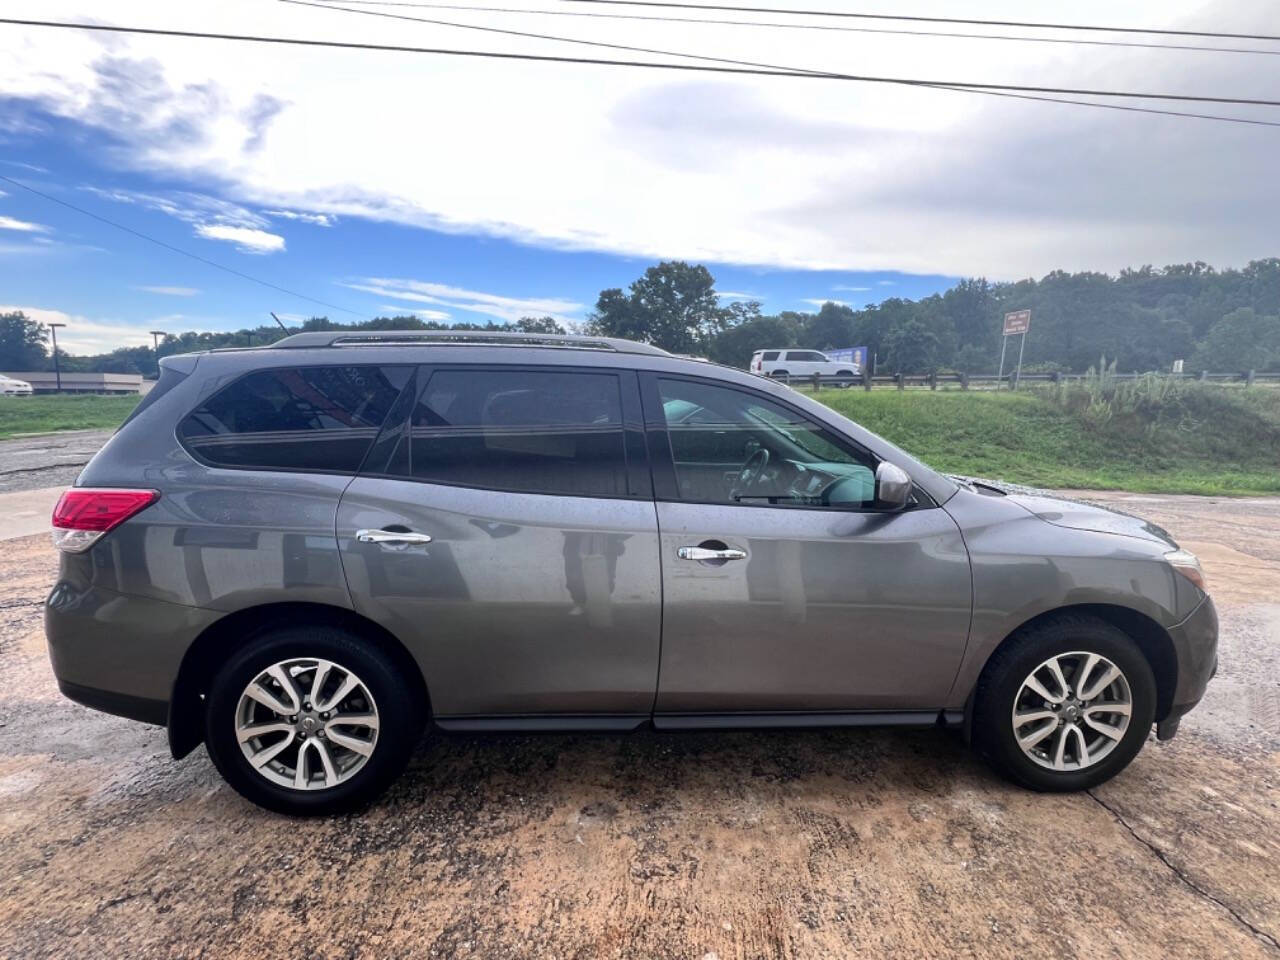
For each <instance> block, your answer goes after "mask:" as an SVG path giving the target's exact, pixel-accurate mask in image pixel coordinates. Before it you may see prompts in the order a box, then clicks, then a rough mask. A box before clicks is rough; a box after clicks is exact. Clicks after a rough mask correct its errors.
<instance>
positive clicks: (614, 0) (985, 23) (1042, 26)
mask: <svg viewBox="0 0 1280 960" xmlns="http://www.w3.org/2000/svg"><path fill="white" fill-rule="evenodd" d="M562 2H564V3H592V4H601V5H605V6H614V7H664V8H668V9H678V10H722V11H729V12H733V13H778V14H785V15H787V16H794V17H842V18H848V19H853V20H898V21H904V22H910V23H956V24H967V25H969V26H980V27H1026V28H1029V29H1033V30H1088V31H1093V32H1097V33H1148V34H1154V35H1158V36H1165V37H1207V38H1210V39H1217V40H1280V36H1274V35H1270V34H1258V33H1214V32H1210V31H1207V30H1168V29H1163V28H1159V27H1107V26H1101V25H1099V24H1093V23H1038V22H1034V21H1026V20H966V19H962V18H960V17H919V16H905V15H902V14H889V13H848V12H846V11H843V10H788V9H786V8H785V7H744V6H735V5H733V4H719V3H714V4H713V3H675V2H670V3H660V2H657V0H562Z"/></svg>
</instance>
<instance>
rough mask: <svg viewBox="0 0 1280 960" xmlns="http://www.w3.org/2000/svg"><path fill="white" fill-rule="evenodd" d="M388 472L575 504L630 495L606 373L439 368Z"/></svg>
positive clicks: (612, 387)
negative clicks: (569, 498)
mask: <svg viewBox="0 0 1280 960" xmlns="http://www.w3.org/2000/svg"><path fill="white" fill-rule="evenodd" d="M390 469H391V472H392V473H394V474H396V475H399V476H408V477H412V478H413V479H415V480H423V481H427V482H431V483H447V484H454V485H458V486H467V487H483V488H488V489H494V490H514V491H520V492H527V493H551V494H569V495H574V496H596V497H622V496H626V492H627V471H626V453H625V447H624V443H623V428H622V402H621V391H620V388H619V383H618V377H617V376H616V375H614V374H611V373H578V372H572V371H537V370H438V371H436V372H435V373H434V374H432V376H431V379H430V380H428V381H427V384H426V387H425V388H424V389H423V391H422V395H421V396H420V397H419V398H418V402H417V404H416V405H415V407H414V410H413V414H412V420H411V423H410V431H409V438H408V441H407V443H406V442H405V441H401V444H400V447H399V448H398V449H397V450H396V453H395V454H394V455H393V456H392V462H391V464H390Z"/></svg>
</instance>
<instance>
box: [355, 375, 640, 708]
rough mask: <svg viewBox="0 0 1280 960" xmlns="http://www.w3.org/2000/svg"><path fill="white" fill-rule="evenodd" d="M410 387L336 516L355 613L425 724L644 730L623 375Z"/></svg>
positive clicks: (636, 539)
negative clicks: (381, 639) (631, 725)
mask: <svg viewBox="0 0 1280 960" xmlns="http://www.w3.org/2000/svg"><path fill="white" fill-rule="evenodd" d="M418 378H419V381H420V384H419V388H418V390H417V393H416V400H413V402H412V412H411V413H410V414H409V416H408V418H407V419H406V420H405V421H404V422H403V426H402V428H401V429H400V431H399V432H397V430H396V429H395V428H391V429H390V430H384V431H383V436H382V437H381V438H380V439H379V442H378V444H377V445H375V448H374V450H373V451H372V452H371V453H370V456H369V458H368V460H367V462H366V465H365V468H364V469H363V470H362V472H361V475H360V476H359V477H358V478H357V479H356V480H355V481H354V482H353V483H352V484H351V485H350V487H348V489H347V491H346V493H345V494H344V495H343V498H342V502H341V505H340V507H339V511H338V523H337V526H338V543H339V549H340V552H341V556H342V562H343V567H344V569H345V571H346V574H347V580H348V582H349V584H350V587H351V593H352V601H353V603H354V605H355V607H356V609H357V610H359V611H360V612H361V613H363V614H365V615H366V616H368V617H370V618H371V619H373V620H375V621H377V622H378V623H380V624H382V625H383V626H385V627H386V628H387V629H388V630H389V631H390V632H391V633H392V634H393V635H394V636H397V637H399V638H400V639H401V640H402V641H403V642H404V643H405V645H406V646H408V647H409V650H410V652H411V653H412V655H413V656H414V658H415V659H416V660H417V661H418V663H419V665H420V666H421V668H422V670H423V674H424V676H425V677H426V680H427V685H428V693H429V695H430V698H431V705H432V710H433V712H434V714H435V716H436V719H437V720H438V721H442V722H444V723H446V724H447V723H448V722H449V720H450V718H455V719H457V718H463V719H466V718H473V719H475V720H476V721H477V722H481V721H484V720H485V719H486V718H489V719H491V718H495V717H496V718H507V720H510V718H511V717H513V716H522V717H526V718H528V719H529V720H530V721H531V722H534V723H537V722H540V720H539V718H541V720H542V721H546V720H549V719H551V718H560V719H561V720H562V721H564V722H566V723H569V722H572V718H573V717H574V716H575V715H579V716H581V715H601V714H608V715H613V716H614V717H616V718H617V719H618V720H619V721H620V725H627V723H628V722H632V721H629V720H628V718H637V719H635V720H634V721H633V722H639V719H643V718H644V717H645V716H647V714H648V712H649V710H650V708H651V706H652V703H653V692H654V688H655V686H656V683H657V672H658V645H659V631H660V625H661V609H660V584H659V565H658V538H657V521H656V517H655V510H654V504H653V500H652V497H651V489H650V486H649V481H648V466H647V464H646V463H645V461H644V449H643V446H644V445H643V438H642V436H641V430H640V426H641V424H640V413H639V394H638V388H637V386H636V379H635V375H634V374H632V373H630V372H626V371H623V372H615V371H610V370H590V369H563V368H561V369H554V368H552V369H548V368H536V369H531V368H516V367H505V368H503V367H495V368H490V369H478V368H475V367H465V368H464V367H456V368H450V367H439V368H436V369H431V370H429V369H421V370H419V372H418ZM499 725H501V724H499Z"/></svg>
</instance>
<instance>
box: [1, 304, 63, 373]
mask: <svg viewBox="0 0 1280 960" xmlns="http://www.w3.org/2000/svg"><path fill="white" fill-rule="evenodd" d="M48 335H49V334H48V331H47V330H46V329H45V326H44V324H43V323H37V322H36V321H35V320H32V319H30V318H29V317H28V316H27V315H26V314H25V313H22V312H21V311H15V312H14V313H4V314H0V370H12V371H19V370H43V369H44V366H45V361H46V360H47V358H48V356H49V351H48V350H47V349H45V339H46V338H47V337H48ZM58 355H59V356H61V355H62V351H61V350H59V351H58Z"/></svg>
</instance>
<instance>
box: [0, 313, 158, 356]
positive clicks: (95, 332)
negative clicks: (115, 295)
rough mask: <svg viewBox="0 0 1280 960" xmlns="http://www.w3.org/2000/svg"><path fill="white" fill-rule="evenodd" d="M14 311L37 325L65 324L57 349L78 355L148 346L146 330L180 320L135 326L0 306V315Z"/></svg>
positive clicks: (148, 336)
mask: <svg viewBox="0 0 1280 960" xmlns="http://www.w3.org/2000/svg"><path fill="white" fill-rule="evenodd" d="M14 310H21V311H22V312H23V313H25V314H26V315H27V316H28V317H30V318H31V319H32V320H37V321H39V322H40V323H65V324H66V326H65V327H64V328H63V329H61V330H59V331H58V349H59V350H63V351H66V352H67V353H79V354H84V353H110V352H111V351H112V350H115V349H116V348H117V347H142V346H147V347H149V346H151V343H152V340H151V334H150V333H149V332H148V331H151V330H159V329H160V326H159V325H162V324H164V323H166V322H169V323H172V322H173V321H175V320H180V319H181V318H180V317H178V316H173V315H170V316H165V317H153V318H151V319H149V320H143V321H140V322H136V323H122V322H120V321H114V320H101V319H92V318H89V317H85V316H81V315H79V314H71V313H67V312H66V311H64V310H54V309H50V308H48V307H33V306H24V305H7V306H0V313H8V312H11V311H14Z"/></svg>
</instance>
